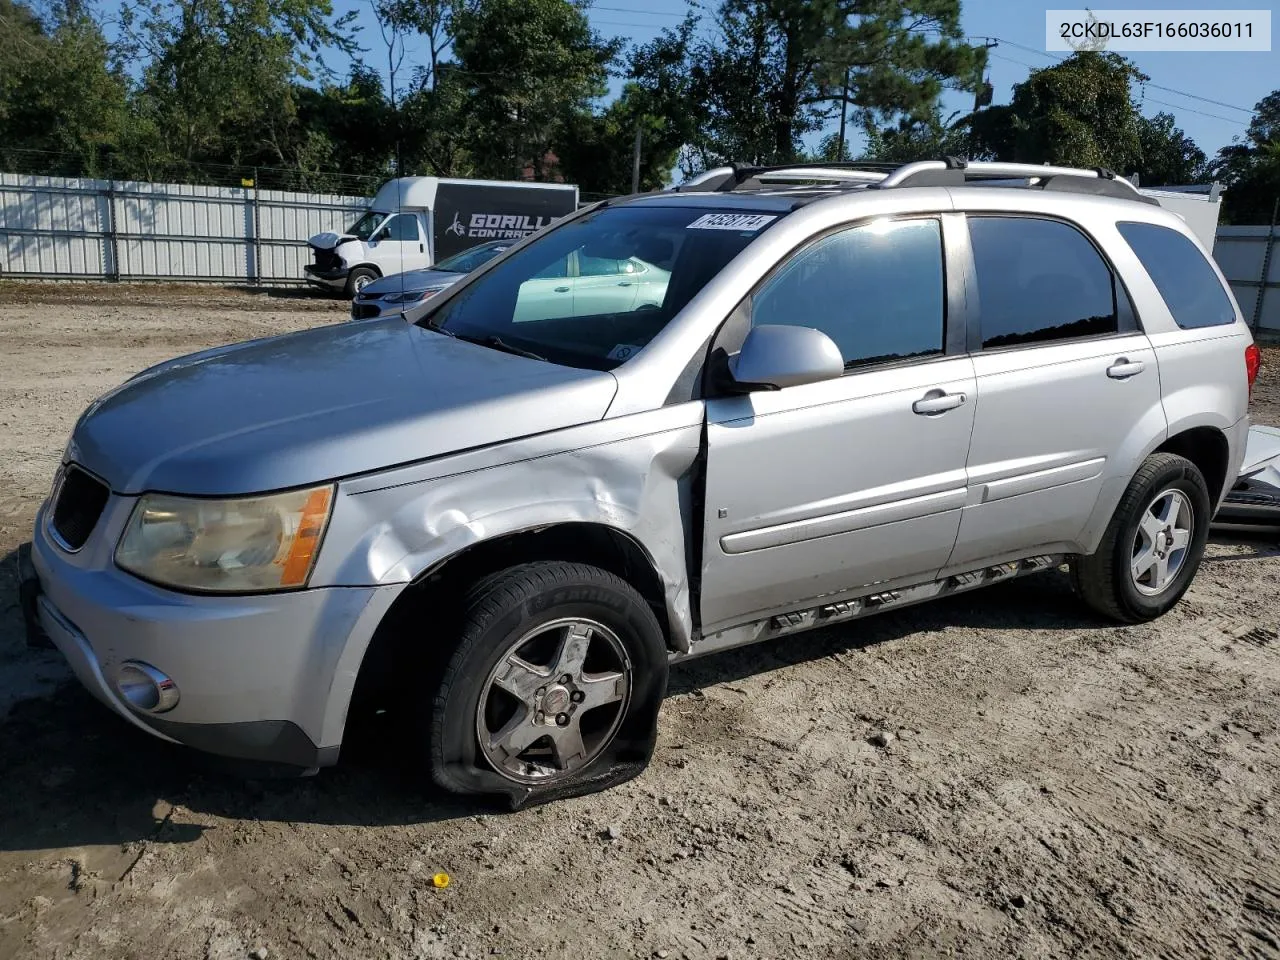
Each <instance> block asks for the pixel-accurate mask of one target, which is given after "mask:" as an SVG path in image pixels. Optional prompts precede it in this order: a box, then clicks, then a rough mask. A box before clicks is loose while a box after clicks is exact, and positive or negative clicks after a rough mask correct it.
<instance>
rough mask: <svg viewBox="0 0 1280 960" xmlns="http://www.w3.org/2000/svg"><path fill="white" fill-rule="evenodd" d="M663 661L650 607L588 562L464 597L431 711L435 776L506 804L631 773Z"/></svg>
mask: <svg viewBox="0 0 1280 960" xmlns="http://www.w3.org/2000/svg"><path fill="white" fill-rule="evenodd" d="M666 678H667V656H666V644H665V641H664V639H663V636H662V630H661V628H660V627H659V625H658V622H657V618H656V617H655V616H654V614H653V611H652V610H651V609H650V608H649V605H648V604H647V603H646V602H645V600H644V598H643V597H641V596H640V595H639V594H638V593H636V591H635V590H633V589H632V588H631V587H630V586H628V585H627V584H626V583H625V582H624V581H622V580H620V579H619V578H618V577H616V576H614V575H613V574H611V573H608V572H606V571H604V570H600V569H598V568H596V567H590V566H587V565H584V564H576V563H562V562H542V563H530V564H522V565H520V566H517V567H512V568H510V569H508V570H504V571H503V572H501V573H500V574H497V575H495V576H492V577H488V578H486V579H484V580H482V581H481V582H480V583H478V584H477V585H476V586H475V587H473V588H472V590H471V591H470V593H469V594H468V595H467V597H466V599H465V601H464V612H463V619H462V631H461V639H460V641H459V643H458V646H457V648H456V649H455V650H454V651H453V653H452V654H451V656H450V657H449V660H448V662H447V664H446V665H445V666H444V670H443V673H442V676H441V681H440V685H439V689H438V690H437V693H436V696H435V699H434V703H433V705H432V707H433V709H432V716H431V726H430V733H429V737H430V745H431V770H432V776H433V778H434V780H435V781H436V783H437V784H439V785H440V786H442V787H444V788H445V789H447V790H450V791H452V792H455V793H463V794H489V795H500V796H503V797H505V798H506V799H507V801H508V802H509V803H510V805H511V806H512V807H513V808H514V807H518V806H522V805H524V804H526V803H530V802H540V801H545V800H550V799H553V798H557V797H562V796H571V795H575V794H580V793H587V792H591V791H594V790H600V789H603V788H605V787H608V786H612V785H613V784H615V783H620V782H622V781H623V780H626V779H629V778H630V777H633V776H635V775H636V774H637V773H639V772H640V771H641V770H642V769H644V766H645V764H646V763H647V762H648V760H649V757H650V755H651V754H652V751H653V743H654V735H655V728H656V721H657V713H658V708H659V706H660V705H661V701H662V697H663V695H664V693H665V691H666Z"/></svg>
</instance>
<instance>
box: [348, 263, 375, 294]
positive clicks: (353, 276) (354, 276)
mask: <svg viewBox="0 0 1280 960" xmlns="http://www.w3.org/2000/svg"><path fill="white" fill-rule="evenodd" d="M377 279H378V274H377V271H375V270H373V269H371V268H370V267H356V268H355V269H354V270H352V271H351V272H350V273H348V274H347V287H346V291H345V292H346V295H347V299H348V300H351V299H354V298H355V295H356V294H357V293H359V292H360V291H361V290H363V289H364V288H365V287H367V286H368V285H369V284H371V283H373V281H375V280H377Z"/></svg>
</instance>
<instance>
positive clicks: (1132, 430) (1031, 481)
mask: <svg viewBox="0 0 1280 960" xmlns="http://www.w3.org/2000/svg"><path fill="white" fill-rule="evenodd" d="M968 227H969V237H970V240H971V243H972V272H971V275H970V280H969V284H968V286H969V301H968V307H969V317H970V330H969V336H970V344H969V346H970V349H971V351H972V354H973V362H974V373H975V375H976V377H977V389H978V395H979V397H980V400H979V402H978V405H977V410H976V414H975V418H974V424H973V440H972V443H971V444H970V447H969V461H968V474H969V496H968V502H967V503H966V506H965V508H964V513H963V516H962V518H961V521H960V534H959V538H958V540H957V542H956V548H955V552H954V554H953V555H952V557H951V560H950V562H949V564H948V566H949V567H951V568H954V569H959V568H962V567H972V566H975V565H977V564H979V563H981V562H983V561H987V560H991V561H996V560H999V559H1001V558H1003V557H1006V556H1011V555H1014V554H1025V553H1027V552H1028V551H1031V550H1034V549H1038V548H1043V549H1044V550H1045V551H1046V552H1053V551H1054V550H1055V549H1056V550H1066V551H1069V552H1070V551H1073V549H1074V548H1075V547H1076V546H1077V545H1078V538H1079V537H1080V536H1081V535H1082V533H1083V531H1084V527H1085V525H1086V523H1087V521H1088V520H1089V518H1090V514H1091V513H1092V511H1093V508H1094V505H1095V504H1096V503H1097V501H1098V498H1099V495H1100V494H1101V493H1102V491H1103V488H1104V485H1107V484H1113V485H1114V484H1127V483H1128V480H1129V476H1128V475H1129V473H1130V472H1131V470H1132V468H1133V464H1134V463H1135V458H1136V457H1137V456H1139V453H1140V448H1141V446H1142V444H1143V443H1145V442H1146V441H1147V440H1148V439H1149V438H1150V437H1152V436H1158V435H1160V434H1161V433H1162V431H1163V430H1164V427H1165V424H1164V415H1163V410H1162V407H1161V403H1160V377H1159V370H1158V369H1157V368H1156V358H1155V353H1154V351H1153V349H1152V347H1151V344H1150V342H1149V341H1148V340H1147V338H1146V336H1145V335H1144V334H1143V333H1142V332H1141V330H1139V329H1138V325H1137V320H1136V318H1135V316H1134V311H1133V308H1132V306H1131V304H1130V302H1129V298H1128V294H1127V293H1126V292H1125V290H1124V287H1123V285H1122V284H1121V283H1120V282H1119V280H1118V278H1117V277H1116V275H1115V273H1114V271H1113V270H1112V268H1111V266H1110V264H1109V263H1108V262H1107V261H1106V259H1105V258H1104V257H1103V256H1102V254H1101V253H1100V252H1099V250H1098V248H1097V247H1096V246H1095V244H1094V243H1093V241H1091V240H1090V239H1089V238H1088V237H1087V236H1086V235H1085V234H1084V233H1083V232H1082V231H1081V230H1080V229H1078V228H1077V227H1076V226H1074V225H1072V224H1069V223H1066V222H1064V221H1060V220H1053V219H1046V218H1039V217H1029V216H1022V215H1006V214H1000V215H979V214H969V215H968Z"/></svg>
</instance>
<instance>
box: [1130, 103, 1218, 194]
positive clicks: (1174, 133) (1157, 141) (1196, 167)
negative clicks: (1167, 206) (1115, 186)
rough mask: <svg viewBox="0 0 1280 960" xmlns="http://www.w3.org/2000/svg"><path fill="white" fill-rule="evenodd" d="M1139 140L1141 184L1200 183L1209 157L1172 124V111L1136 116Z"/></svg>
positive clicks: (1138, 167) (1206, 168)
mask: <svg viewBox="0 0 1280 960" xmlns="http://www.w3.org/2000/svg"><path fill="white" fill-rule="evenodd" d="M1138 143H1139V144H1140V145H1141V148H1142V159H1141V161H1140V162H1139V163H1138V166H1137V172H1138V175H1139V181H1138V182H1139V183H1141V184H1142V185H1143V186H1150V187H1155V186H1160V185H1166V186H1167V185H1172V184H1179V183H1200V182H1202V181H1203V180H1204V179H1205V175H1206V173H1207V170H1208V157H1206V156H1205V154H1204V151H1203V150H1201V149H1200V148H1199V147H1198V146H1196V144H1195V141H1194V140H1192V139H1191V138H1190V137H1188V136H1187V135H1186V134H1185V133H1183V132H1182V131H1181V130H1180V129H1179V128H1178V127H1177V126H1175V125H1174V118H1173V114H1171V113H1163V112H1161V113H1157V114H1156V115H1155V116H1154V117H1143V116H1139V117H1138Z"/></svg>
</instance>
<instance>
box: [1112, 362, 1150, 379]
mask: <svg viewBox="0 0 1280 960" xmlns="http://www.w3.org/2000/svg"><path fill="white" fill-rule="evenodd" d="M1145 368H1146V364H1144V363H1143V362H1142V361H1141V360H1130V359H1129V358H1128V357H1121V358H1120V359H1119V360H1117V361H1116V362H1115V363H1113V364H1112V365H1111V366H1109V367H1107V376H1108V377H1110V378H1111V379H1112V380H1128V379H1129V378H1130V377H1136V376H1137V375H1138V374H1140V373H1141V372H1142V371H1143V370H1144V369H1145Z"/></svg>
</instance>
